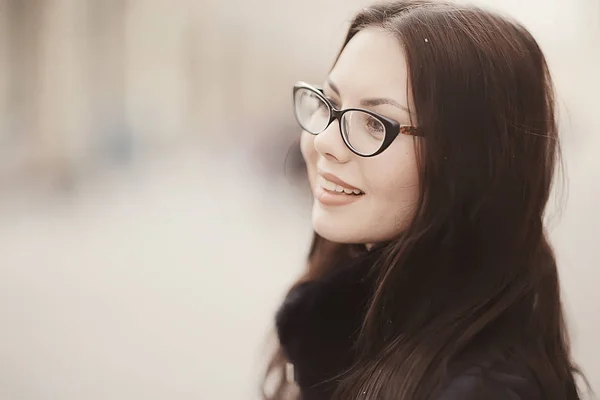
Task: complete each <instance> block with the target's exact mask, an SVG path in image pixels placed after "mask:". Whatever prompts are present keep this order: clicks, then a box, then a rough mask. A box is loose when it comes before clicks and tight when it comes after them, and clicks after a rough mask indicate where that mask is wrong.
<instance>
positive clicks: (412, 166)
mask: <svg viewBox="0 0 600 400" xmlns="http://www.w3.org/2000/svg"><path fill="white" fill-rule="evenodd" d="M367 161H373V164H370V165H365V166H364V169H363V170H364V171H365V181H366V182H369V183H370V184H369V188H368V189H369V190H370V193H371V194H372V195H373V200H374V201H375V203H376V204H377V208H380V210H379V212H382V213H385V214H388V215H393V214H396V213H398V212H400V213H402V214H404V213H406V212H407V211H409V210H410V209H412V208H414V205H416V202H417V200H418V195H419V174H418V170H417V160H416V155H415V148H414V145H413V143H412V140H410V141H406V140H399V141H396V142H394V143H393V144H392V146H390V148H388V149H387V150H386V151H384V152H383V153H382V154H381V155H379V156H377V157H375V158H373V160H367Z"/></svg>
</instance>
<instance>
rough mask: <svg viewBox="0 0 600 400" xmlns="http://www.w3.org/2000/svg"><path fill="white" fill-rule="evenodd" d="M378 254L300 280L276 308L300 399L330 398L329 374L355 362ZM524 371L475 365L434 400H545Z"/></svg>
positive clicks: (507, 366)
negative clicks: (358, 337) (317, 276)
mask: <svg viewBox="0 0 600 400" xmlns="http://www.w3.org/2000/svg"><path fill="white" fill-rule="evenodd" d="M375 256H376V255H374V254H366V255H364V256H360V257H358V258H357V260H356V261H355V263H353V264H352V265H348V266H345V267H344V268H339V269H336V270H334V271H331V272H330V273H328V274H327V275H326V276H324V277H322V278H321V279H319V280H316V281H309V282H305V283H302V284H300V285H298V286H297V287H295V288H294V289H293V290H292V291H291V292H290V293H289V295H288V296H287V298H286V299H285V301H284V303H283V304H282V306H281V307H280V309H279V311H278V312H277V316H276V326H277V331H278V335H279V341H280V343H281V346H282V349H283V351H284V353H285V355H286V357H287V359H288V360H289V361H290V363H291V364H292V365H293V371H294V372H293V375H294V376H293V378H294V380H295V381H296V383H297V384H298V386H299V387H300V391H301V397H302V400H328V399H330V398H331V395H332V393H333V392H334V390H335V389H336V382H335V380H332V379H330V378H332V377H334V376H336V375H337V374H339V373H340V372H342V371H344V370H345V369H346V368H348V367H349V366H350V365H351V364H352V362H353V360H354V354H353V352H352V344H353V342H354V341H355V340H356V334H357V332H358V330H359V328H360V326H361V323H362V320H363V318H364V309H365V306H366V304H367V301H368V299H369V297H370V295H371V291H372V289H373V283H374V282H373V278H371V277H369V275H368V274H367V272H369V270H370V266H371V265H372V263H373V257H375ZM518 371H519V372H518ZM523 371H527V369H526V368H524V366H518V365H511V364H509V363H497V362H495V363H493V364H489V365H488V366H486V367H482V366H473V367H472V368H468V369H465V370H463V371H461V373H460V374H458V375H457V376H456V377H454V378H452V379H451V380H450V381H449V382H446V384H445V385H444V387H443V389H442V390H441V394H440V395H438V396H436V397H435V399H431V400H541V399H542V395H541V393H540V390H539V388H538V387H537V386H536V385H535V384H534V382H533V379H532V378H531V377H530V376H528V374H527V373H523ZM390 400H392V399H390ZM415 400H416V399H415Z"/></svg>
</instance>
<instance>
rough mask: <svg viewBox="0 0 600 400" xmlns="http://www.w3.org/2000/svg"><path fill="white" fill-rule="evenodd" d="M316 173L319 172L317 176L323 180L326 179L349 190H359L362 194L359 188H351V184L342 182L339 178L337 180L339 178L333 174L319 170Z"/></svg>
mask: <svg viewBox="0 0 600 400" xmlns="http://www.w3.org/2000/svg"><path fill="white" fill-rule="evenodd" d="M318 172H319V175H321V176H322V177H323V178H325V179H327V180H328V181H330V182H333V183H335V184H336V185H340V186H342V187H345V188H347V189H350V190H360V191H361V192H362V189H361V188H357V187H356V186H352V185H351V184H349V183H347V182H345V181H343V180H342V179H341V178H339V177H337V176H335V175H333V174H330V173H329V172H324V171H321V170H319V171H318Z"/></svg>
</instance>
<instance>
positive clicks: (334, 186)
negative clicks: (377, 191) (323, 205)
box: [318, 176, 365, 196]
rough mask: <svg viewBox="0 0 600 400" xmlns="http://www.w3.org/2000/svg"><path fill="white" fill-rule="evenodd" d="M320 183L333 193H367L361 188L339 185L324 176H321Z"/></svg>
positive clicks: (353, 194)
mask: <svg viewBox="0 0 600 400" xmlns="http://www.w3.org/2000/svg"><path fill="white" fill-rule="evenodd" d="M318 185H319V186H320V187H322V188H323V189H324V190H326V191H327V192H329V193H331V194H337V195H347V196H362V195H364V194H365V192H363V191H362V190H360V189H350V188H346V187H344V186H341V185H338V184H336V183H333V182H331V181H328V180H327V179H325V178H323V177H322V176H319V179H318Z"/></svg>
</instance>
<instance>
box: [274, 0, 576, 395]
mask: <svg viewBox="0 0 600 400" xmlns="http://www.w3.org/2000/svg"><path fill="white" fill-rule="evenodd" d="M294 107H295V113H296V117H297V120H298V123H299V124H300V126H301V128H302V130H303V131H302V139H301V148H302V154H303V157H304V159H305V161H306V164H307V169H308V177H309V180H310V184H311V188H312V191H313V194H314V206H313V213H312V223H313V227H314V231H315V233H314V240H313V244H312V248H311V249H310V254H309V258H308V265H307V270H306V274H305V275H304V276H303V277H302V278H301V279H300V280H299V282H298V283H297V284H296V285H294V287H293V288H292V289H291V291H290V292H289V294H288V296H287V298H286V300H285V302H284V303H283V305H282V306H281V308H280V310H279V312H278V313H277V316H276V325H277V332H278V337H279V342H280V349H279V352H278V353H277V355H276V356H275V357H274V358H273V360H272V361H271V363H270V365H269V371H268V376H267V377H269V376H277V375H276V373H279V374H280V375H279V376H280V377H281V380H280V381H279V382H278V384H277V385H276V387H275V388H271V389H273V390H271V394H269V395H267V394H265V398H271V399H284V398H299V399H303V400H317V399H319V400H321V399H322V400H325V399H327V400H328V399H342V400H350V399H381V400H415V399H417V400H419V399H433V400H459V399H460V400H509V399H510V400H513V399H520V400H542V399H544V400H545V399H556V400H567V399H568V400H573V399H579V394H578V390H577V387H576V383H575V375H576V368H575V366H574V363H573V361H572V359H571V354H570V350H569V341H568V338H567V332H566V328H565V323H564V320H563V312H562V306H561V300H560V290H559V282H558V274H557V267H556V263H555V257H554V255H553V251H552V248H551V246H550V244H549V243H548V239H547V235H546V232H545V230H544V225H543V219H544V209H545V206H546V202H547V200H548V197H549V194H550V191H551V186H552V178H553V175H554V169H555V164H556V163H557V153H558V137H557V127H556V121H555V117H554V100H553V92H552V83H551V79H550V76H549V73H548V67H547V65H546V61H545V59H544V56H543V54H542V52H541V50H540V48H539V47H538V45H537V43H536V41H535V40H534V38H533V37H532V36H531V35H530V34H529V32H527V30H526V29H525V28H523V27H522V26H521V25H519V24H518V23H516V22H514V21H512V20H509V19H507V18H505V17H502V16H499V15H496V14H493V13H490V12H487V11H483V10H481V9H478V8H474V7H467V6H458V5H454V4H448V3H443V2H439V1H434V2H429V1H416V0H408V1H395V2H391V3H385V4H381V5H375V6H372V7H369V8H367V9H364V10H362V11H361V12H360V13H359V14H358V15H357V16H356V18H355V19H354V21H353V22H352V24H351V27H350V30H349V32H348V34H347V37H346V40H345V42H344V44H343V47H342V50H341V51H340V53H339V55H338V57H337V59H336V61H335V63H334V66H333V68H332V70H331V71H330V73H329V75H328V76H327V78H326V79H325V81H324V83H323V84H322V85H320V86H317V85H311V84H308V83H303V82H300V83H298V84H297V85H296V86H295V87H294ZM284 371H288V372H290V373H288V374H285V373H284Z"/></svg>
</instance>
